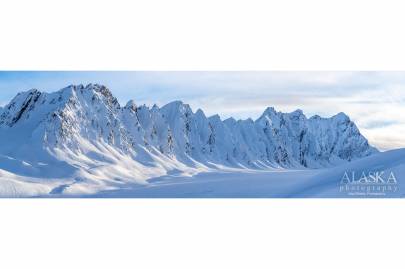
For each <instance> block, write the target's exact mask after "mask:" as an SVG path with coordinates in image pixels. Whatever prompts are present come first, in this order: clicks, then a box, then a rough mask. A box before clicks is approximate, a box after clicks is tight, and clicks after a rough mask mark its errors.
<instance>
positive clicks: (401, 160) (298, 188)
mask: <svg viewBox="0 0 405 269" xmlns="http://www.w3.org/2000/svg"><path fill="white" fill-rule="evenodd" d="M347 171H351V172H353V171H354V172H356V173H357V174H359V175H360V174H361V173H362V172H363V171H364V172H365V173H367V174H368V172H371V171H374V172H375V171H380V172H384V173H385V174H384V175H385V176H383V178H384V179H386V178H387V176H388V175H389V174H390V173H391V172H392V173H393V174H394V175H395V177H396V180H397V184H394V185H395V186H397V187H398V190H397V191H396V192H390V191H386V192H385V193H384V192H381V191H379V192H377V194H378V195H375V194H368V195H364V194H362V193H354V194H348V193H347V192H341V191H340V183H341V180H342V178H343V176H344V174H345V172H347ZM91 197H142V198H162V197H163V198H225V197H228V198H300V197H301V198H317V197H318V198H359V197H360V198H364V197H368V198H370V197H372V198H386V197H391V198H395V197H405V149H400V150H393V151H389V152H383V153H378V154H374V155H373V156H370V157H366V158H364V159H361V160H356V161H353V162H351V163H346V164H342V165H340V166H337V167H333V168H326V169H305V170H294V169H277V170H271V171H268V170H267V171H262V170H249V169H247V170H244V171H232V170H228V171H222V172H211V173H201V174H198V175H195V176H193V177H182V176H178V175H167V176H163V177H159V178H155V179H151V180H150V184H148V185H144V186H137V185H128V186H126V187H124V188H122V189H120V190H112V191H102V192H100V193H97V194H95V195H93V196H91Z"/></svg>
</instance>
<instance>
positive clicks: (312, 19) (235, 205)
mask: <svg viewBox="0 0 405 269" xmlns="http://www.w3.org/2000/svg"><path fill="white" fill-rule="evenodd" d="M403 10H404V9H403V7H402V3H401V1H390V0H385V1H353V0H350V1H349V0H341V1H320V0H309V1H298V0H286V1H257V0H250V1H218V0H215V1H214V0H206V1H185V0H184V1H181V0H173V1H163V0H160V1H156V0H149V1H142V2H141V1H125V0H115V1H83V0H80V1H79V0H70V1H67V0H64V1H50V0H37V1H28V0H25V1H24V0H19V1H11V0H6V1H2V3H1V8H0V27H1V28H0V30H1V31H0V36H1V39H0V69H2V70H404V69H405V53H404V52H405V50H404V48H405V35H403V25H405V16H403ZM403 212H404V205H403V202H402V201H400V200H327V199H321V200H299V199H295V200H0V214H1V221H0V233H1V236H0V253H1V255H0V264H1V266H2V268H55V267H56V268H77V267H79V268H402V266H403V258H402V254H403V251H402V245H401V244H400V243H402V242H405V240H404V239H405V238H404V237H405V233H403V229H404V228H403V227H405V225H404V224H405V223H404V217H403V215H404V214H403Z"/></svg>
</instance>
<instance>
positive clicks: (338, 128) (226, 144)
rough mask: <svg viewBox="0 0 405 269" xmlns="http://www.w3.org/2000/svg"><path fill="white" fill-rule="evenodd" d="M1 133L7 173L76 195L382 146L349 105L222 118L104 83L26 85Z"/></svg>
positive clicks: (328, 158)
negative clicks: (127, 95)
mask: <svg viewBox="0 0 405 269" xmlns="http://www.w3.org/2000/svg"><path fill="white" fill-rule="evenodd" d="M0 140H1V141H2V144H1V145H0V160H2V161H0V169H1V170H0V171H4V173H3V174H0V179H2V178H3V177H8V178H9V177H11V174H12V175H14V176H13V180H22V182H23V181H24V180H33V179H35V180H34V181H35V182H39V183H38V184H40V183H41V182H42V183H44V184H48V183H49V184H51V183H52V186H53V185H54V184H55V182H58V183H59V184H60V185H58V186H59V188H57V189H56V190H53V192H52V191H51V192H52V193H56V192H59V191H60V192H63V193H67V194H69V193H92V192H95V191H98V190H102V189H103V190H105V189H108V188H112V189H114V188H119V187H120V184H123V183H124V182H135V183H138V184H147V180H148V179H149V178H152V177H157V176H162V175H166V174H168V173H172V172H173V171H176V173H179V174H182V175H193V174H195V173H199V172H202V171H211V170H218V169H228V168H238V169H262V170H265V169H273V168H321V167H330V166H334V165H337V164H341V163H345V162H350V161H352V160H355V159H359V158H363V157H365V156H369V155H371V154H373V153H375V152H376V149H374V148H373V147H371V146H370V145H369V144H368V142H367V139H365V138H364V137H363V136H362V135H361V133H360V132H359V130H358V129H357V127H356V125H355V124H354V123H353V122H352V121H350V119H349V118H348V117H347V116H346V115H345V114H343V113H339V114H338V115H336V116H334V117H332V118H328V119H326V118H321V117H319V116H314V117H311V118H309V119H308V118H306V117H305V115H304V114H303V112H302V111H301V110H297V111H294V112H292V113H281V112H276V111H275V110H274V109H273V108H268V109H266V110H265V111H264V113H263V115H262V116H261V117H259V118H258V119H257V120H255V121H254V120H252V119H247V120H235V119H233V118H230V119H226V120H221V119H220V117H219V116H218V115H214V116H211V117H206V115H205V114H204V112H203V111H202V110H200V109H198V110H197V111H196V112H195V113H194V112H193V111H192V109H191V108H190V106H189V105H187V104H183V103H182V102H181V101H175V102H172V103H169V104H167V105H165V106H163V107H162V108H159V107H157V106H156V105H155V106H153V107H152V108H149V107H147V106H145V105H142V106H137V105H136V103H135V102H134V101H129V102H128V103H127V104H126V105H125V106H123V107H121V106H120V104H119V102H118V101H117V99H116V98H115V97H114V96H113V95H112V93H111V91H110V90H109V89H108V88H106V87H105V86H102V85H97V84H89V85H87V86H86V87H84V86H83V85H77V86H73V85H72V86H69V87H66V88H63V89H61V90H59V91H57V92H54V93H43V92H40V91H38V90H30V91H27V92H23V93H20V94H18V95H17V96H16V97H15V98H14V99H13V100H12V101H11V102H10V103H9V104H8V105H6V106H5V107H4V108H2V109H0ZM4 175H7V176H4ZM39 179H41V180H39ZM1 182H2V181H0V185H1V184H2V183H1ZM19 182H20V181H19ZM47 186H48V185H47ZM61 186H63V187H61ZM40 189H41V190H47V188H40Z"/></svg>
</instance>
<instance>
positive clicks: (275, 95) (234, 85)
mask: <svg viewBox="0 0 405 269" xmlns="http://www.w3.org/2000/svg"><path fill="white" fill-rule="evenodd" d="M80 83H81V84H87V83H99V84H104V85H106V86H108V87H109V88H110V89H111V91H112V92H113V94H114V95H115V96H116V97H117V98H118V100H119V101H120V102H121V103H122V104H125V103H126V101H128V100H130V99H134V100H135V102H136V103H137V104H144V103H145V104H147V105H152V104H154V103H157V104H158V105H159V106H161V105H164V104H166V103H168V102H170V101H173V100H182V101H183V102H185V103H189V104H190V105H191V107H192V108H193V110H194V111H195V110H196V109H197V108H202V109H203V110H204V111H205V112H206V114H207V115H213V114H215V113H218V114H219V115H221V116H222V117H223V118H226V117H229V116H233V117H235V118H247V117H252V118H257V117H258V116H259V115H260V114H261V113H262V112H263V111H264V109H265V108H266V107H268V106H274V107H275V108H276V109H277V110H281V111H284V112H289V111H293V110H295V109H297V108H301V109H303V110H304V113H305V114H306V115H307V116H311V115H314V114H319V115H321V116H331V115H333V114H336V113H338V112H340V111H343V112H345V113H346V114H348V115H349V116H350V117H351V118H352V120H354V121H355V122H356V124H357V125H358V126H359V128H360V130H361V131H362V132H363V134H364V135H365V136H366V137H367V138H369V140H370V142H371V143H372V144H373V145H376V146H377V147H378V148H380V149H383V150H385V149H391V148H398V147H405V138H403V137H404V136H403V135H402V134H403V133H405V117H404V115H405V72H213V71H209V72H190V71H186V72H155V71H146V72H98V71H97V72H60V71H58V72H55V71H51V72H44V71H40V72H20V71H18V72H6V71H3V72H0V105H1V106H4V105H5V104H7V103H8V102H9V101H10V100H11V99H12V98H13V97H14V96H15V95H16V94H17V93H18V92H20V91H25V90H28V89H31V88H36V89H39V90H41V91H46V92H52V91H56V90H59V89H61V88H63V87H65V86H67V85H70V84H80Z"/></svg>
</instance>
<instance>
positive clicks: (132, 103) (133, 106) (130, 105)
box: [125, 100, 137, 111]
mask: <svg viewBox="0 0 405 269" xmlns="http://www.w3.org/2000/svg"><path fill="white" fill-rule="evenodd" d="M125 108H127V109H131V110H133V111H135V110H136V109H137V106H136V104H135V101H134V100H129V101H128V102H127V104H126V105H125Z"/></svg>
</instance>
